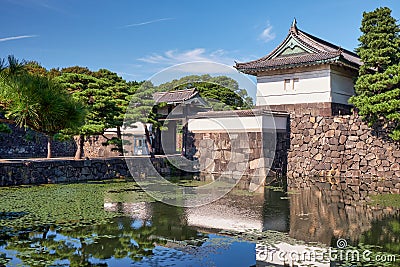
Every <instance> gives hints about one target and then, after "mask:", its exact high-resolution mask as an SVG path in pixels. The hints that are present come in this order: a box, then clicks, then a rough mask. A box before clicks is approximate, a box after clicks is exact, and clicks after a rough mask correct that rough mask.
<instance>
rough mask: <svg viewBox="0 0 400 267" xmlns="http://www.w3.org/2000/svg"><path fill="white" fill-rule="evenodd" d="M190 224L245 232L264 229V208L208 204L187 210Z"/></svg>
mask: <svg viewBox="0 0 400 267" xmlns="http://www.w3.org/2000/svg"><path fill="white" fill-rule="evenodd" d="M185 214H186V218H187V221H188V224H189V225H191V226H196V227H200V228H206V229H223V230H230V231H239V232H243V231H246V230H249V229H252V230H258V231H262V228H263V218H262V210H261V209H260V210H253V209H251V208H250V209H248V210H246V211H243V210H242V209H240V208H238V207H234V206H228V205H220V204H216V203H212V204H208V205H205V206H201V207H196V208H187V209H186V210H185Z"/></svg>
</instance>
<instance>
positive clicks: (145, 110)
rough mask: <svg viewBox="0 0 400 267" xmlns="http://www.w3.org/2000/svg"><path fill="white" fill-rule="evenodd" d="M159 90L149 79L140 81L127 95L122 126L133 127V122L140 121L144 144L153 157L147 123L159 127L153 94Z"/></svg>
mask: <svg viewBox="0 0 400 267" xmlns="http://www.w3.org/2000/svg"><path fill="white" fill-rule="evenodd" d="M158 90H159V88H158V87H156V86H154V85H153V84H152V83H151V82H150V81H145V82H144V83H142V84H141V85H140V86H139V87H138V88H137V89H136V90H135V92H134V94H132V95H130V96H129V97H128V100H129V102H130V103H129V108H128V109H127V110H126V114H125V122H124V127H134V126H133V125H134V123H136V122H141V123H142V124H143V127H144V131H145V137H146V144H147V148H148V151H149V153H150V155H151V157H154V151H153V147H152V146H151V141H150V133H149V129H148V127H147V124H152V125H153V126H154V127H161V126H162V125H161V124H160V123H159V121H158V115H157V113H156V112H157V105H156V103H155V101H154V98H153V94H154V93H156V92H157V91H158Z"/></svg>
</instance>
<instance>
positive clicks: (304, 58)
mask: <svg viewBox="0 0 400 267" xmlns="http://www.w3.org/2000/svg"><path fill="white" fill-rule="evenodd" d="M291 38H293V39H294V40H295V41H296V42H298V44H299V45H300V46H303V48H304V49H306V50H308V53H297V54H291V55H287V56H282V57H281V56H280V57H275V55H276V54H277V53H280V52H281V51H280V50H281V49H282V48H284V47H285V46H286V45H287V43H288V41H289V40H290V39H291ZM337 56H340V57H339V58H337V60H339V61H340V62H342V63H345V64H350V65H351V66H353V68H358V66H360V65H362V62H361V60H360V58H359V56H358V55H357V54H356V53H354V52H351V51H349V50H346V49H343V48H342V47H341V46H338V45H335V44H332V43H330V42H328V41H325V40H322V39H320V38H318V37H315V36H314V35H311V34H309V33H306V32H304V31H302V30H300V29H298V28H297V26H296V23H295V22H294V23H293V24H292V26H291V27H290V29H289V33H288V35H287V36H286V38H285V39H284V40H283V41H282V42H281V43H280V44H279V45H278V46H277V47H276V48H275V49H274V50H272V51H271V52H270V53H269V54H268V55H266V56H264V57H261V58H259V59H256V60H252V61H248V62H243V63H237V62H236V65H235V68H236V69H238V70H239V71H243V72H246V70H248V71H251V72H254V71H255V70H256V69H257V70H261V69H262V68H265V69H270V68H271V67H274V66H275V67H279V68H284V67H285V66H287V67H289V68H290V67H293V64H295V65H296V66H299V65H301V64H308V63H310V62H312V61H315V63H318V64H324V63H325V64H326V63H328V62H327V61H326V60H328V59H333V58H336V57H337ZM310 60H311V61H310ZM343 60H344V61H345V62H344V61H343ZM336 63H339V62H337V61H334V62H333V61H329V64H336Z"/></svg>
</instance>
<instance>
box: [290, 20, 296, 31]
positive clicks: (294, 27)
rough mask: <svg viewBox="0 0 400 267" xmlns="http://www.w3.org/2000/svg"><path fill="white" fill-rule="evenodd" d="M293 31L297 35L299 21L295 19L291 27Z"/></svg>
mask: <svg viewBox="0 0 400 267" xmlns="http://www.w3.org/2000/svg"><path fill="white" fill-rule="evenodd" d="M290 30H291V31H294V32H295V33H296V34H297V20H296V18H294V19H293V22H292V26H291V27H290Z"/></svg>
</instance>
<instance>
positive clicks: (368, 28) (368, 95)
mask: <svg viewBox="0 0 400 267" xmlns="http://www.w3.org/2000/svg"><path fill="white" fill-rule="evenodd" d="M360 29H361V32H362V35H361V37H360V38H359V41H360V45H359V47H358V48H357V52H358V54H359V55H360V57H361V60H362V62H363V63H364V64H363V65H362V66H361V67H360V70H359V77H358V79H357V81H356V85H355V91H356V96H353V97H351V98H350V103H352V104H354V106H355V107H356V108H357V109H358V111H359V114H360V115H361V116H362V117H363V118H364V119H365V120H366V121H367V122H368V123H369V124H370V125H371V126H372V125H376V123H380V124H382V125H384V126H385V127H386V128H387V129H388V131H390V133H389V136H390V137H392V138H393V139H394V140H400V36H399V32H400V27H399V26H398V25H397V24H396V19H395V18H393V17H392V16H391V10H390V9H389V8H387V7H383V8H377V9H376V10H374V11H372V12H364V14H363V19H362V22H361V28H360Z"/></svg>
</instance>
